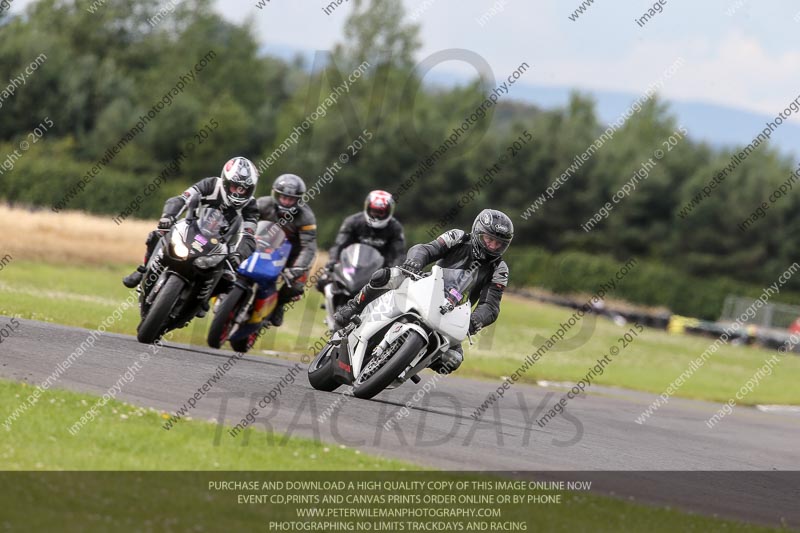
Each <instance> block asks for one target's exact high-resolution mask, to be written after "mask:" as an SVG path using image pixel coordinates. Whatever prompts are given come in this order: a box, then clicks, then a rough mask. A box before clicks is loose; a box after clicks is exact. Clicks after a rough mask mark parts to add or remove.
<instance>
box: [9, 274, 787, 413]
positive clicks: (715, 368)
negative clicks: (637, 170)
mask: <svg viewBox="0 0 800 533" xmlns="http://www.w3.org/2000/svg"><path fill="white" fill-rule="evenodd" d="M131 269H132V266H131V267H123V266H109V267H93V266H80V267H72V266H53V265H48V264H44V263H32V262H27V261H22V260H19V261H14V262H13V263H11V264H9V265H7V266H6V267H5V269H4V270H3V272H2V276H0V294H2V296H3V298H2V304H0V314H4V315H20V316H22V317H23V318H30V319H35V320H42V321H46V322H54V323H59V324H66V325H69V326H77V327H83V328H88V329H94V328H96V327H97V326H98V324H99V323H100V322H101V321H102V320H103V319H105V318H106V317H107V316H109V314H110V313H112V312H113V311H114V310H115V309H116V307H117V306H118V305H119V303H120V302H122V301H123V300H124V299H125V298H126V297H127V295H128V294H129V291H128V289H126V288H125V287H123V286H122V284H121V282H120V279H121V278H122V276H123V275H124V274H126V273H128V272H130V270H131ZM320 303H321V298H320V295H319V294H318V293H317V291H316V290H314V289H312V290H310V291H308V293H307V297H306V298H304V300H302V301H301V302H298V304H297V306H296V307H295V308H294V309H293V310H291V311H289V312H287V314H286V319H285V322H284V325H283V326H282V327H280V328H277V329H273V330H272V331H269V332H268V333H267V334H265V335H264V336H263V337H262V339H261V341H260V342H259V344H258V345H257V346H256V349H255V350H254V353H258V352H259V351H260V350H277V351H280V352H284V353H287V354H292V353H303V352H305V353H309V352H311V351H313V350H312V348H311V347H313V345H314V344H315V343H316V342H317V341H319V340H321V339H324V338H325V337H324V334H325V327H324V325H323V322H322V320H323V316H324V310H322V309H321V308H320ZM571 314H572V310H570V309H565V308H562V307H558V306H554V305H549V304H543V303H539V302H533V301H530V300H526V299H523V298H520V297H516V296H513V295H508V296H507V297H506V298H504V301H503V306H502V311H501V315H500V319H499V321H498V322H497V324H496V325H494V326H492V327H491V328H487V331H485V332H483V333H482V334H481V336H480V338H479V340H478V341H477V343H476V345H474V346H465V352H466V355H465V362H464V364H463V365H462V367H461V368H460V369H459V375H460V376H465V377H478V378H484V379H491V380H498V382H499V380H500V379H501V377H502V376H508V375H510V374H511V373H512V372H514V371H515V370H516V369H517V368H519V366H520V364H521V363H522V361H523V360H524V358H525V357H526V356H528V355H529V354H531V353H532V352H533V351H535V350H536V349H537V348H538V345H535V343H534V339H536V338H537V336H541V337H545V338H546V337H550V336H552V335H553V334H554V333H555V332H556V331H557V330H558V328H559V324H560V323H562V322H566V321H567V320H568V318H569V317H570V315H571ZM137 324H138V312H137V310H136V309H129V310H128V311H126V312H125V314H124V316H123V317H122V319H121V320H118V321H115V323H114V324H113V326H112V327H111V328H110V331H113V332H117V333H124V334H129V335H133V334H135V331H136V325H137ZM208 324H209V318H208V317H207V318H205V319H203V320H195V321H193V322H192V324H190V326H189V327H187V328H186V329H183V330H179V331H177V332H175V334H174V335H173V337H172V340H173V341H174V342H182V343H188V344H193V345H196V346H203V347H205V346H206V344H205V338H206V333H207V331H208ZM629 327H630V325H628V326H624V327H621V326H618V325H616V324H614V323H613V322H612V321H610V320H607V319H605V318H596V317H593V316H587V317H586V318H584V319H583V320H582V321H581V322H579V323H578V324H576V325H575V326H574V327H573V328H572V330H571V331H570V332H569V333H568V337H565V340H564V341H563V343H559V344H560V345H559V344H557V345H556V346H554V347H553V348H552V349H551V350H550V351H549V352H548V353H547V354H546V355H544V356H543V357H542V358H541V359H540V360H539V361H538V362H536V364H535V365H533V366H532V367H531V368H530V369H529V370H528V371H527V373H525V374H524V375H523V377H522V381H523V382H527V383H536V381H537V380H543V379H546V380H554V381H566V382H575V381H577V380H578V379H580V378H582V377H584V376H585V375H586V374H587V373H588V372H589V370H590V369H591V368H592V367H593V366H594V365H595V364H596V362H597V359H598V358H600V357H602V355H603V354H605V353H608V350H609V349H610V347H611V346H617V347H620V343H619V341H618V339H619V338H620V336H621V335H623V334H624V333H625V331H627V330H628V329H629ZM581 329H585V331H584V332H582V333H580V334H579V335H581V338H584V337H585V338H586V339H587V340H586V341H585V343H582V344H580V345H579V346H577V347H575V348H573V349H567V346H568V345H569V344H571V343H572V341H569V340H568V339H569V337H570V336H574V335H577V334H578V333H577V332H578V331H580V330H581ZM709 344H711V340H710V339H708V338H703V337H695V336H687V335H671V334H668V333H666V332H664V331H658V330H653V329H645V330H644V332H643V333H642V334H640V335H639V336H638V337H636V338H635V340H634V341H633V342H632V343H631V344H630V345H629V346H628V347H627V348H625V349H624V350H622V351H621V353H620V355H619V356H617V357H615V358H614V359H613V363H611V364H610V365H609V366H607V367H606V369H605V371H604V373H603V374H602V375H601V376H598V377H596V378H595V379H594V383H597V384H602V385H611V386H619V387H625V388H629V389H636V390H641V391H647V392H652V393H656V394H660V393H661V392H663V391H664V390H665V389H666V387H667V386H668V385H669V384H670V383H671V382H672V381H673V380H674V379H675V378H676V377H678V376H679V375H680V374H681V373H682V372H684V371H685V370H688V369H689V368H690V367H689V364H690V362H691V361H692V360H694V359H696V358H697V357H698V356H699V355H700V354H701V353H702V352H703V351H704V350H705V349H706V347H707V346H708V345H709ZM775 354H776V352H773V351H768V350H764V349H761V348H755V347H744V346H728V345H726V346H723V347H721V348H720V349H719V350H718V351H717V352H716V353H715V354H714V355H713V356H711V358H710V359H708V360H707V362H706V363H705V365H703V366H702V367H701V368H700V369H698V370H697V371H696V372H695V373H694V374H693V376H692V377H691V378H690V379H688V380H686V382H685V384H684V385H683V386H682V387H681V388H680V389H679V390H678V392H677V394H676V395H677V396H682V397H687V398H696V399H705V400H712V401H721V402H725V401H727V400H728V399H730V398H732V397H734V395H735V394H736V392H737V391H738V390H739V388H740V387H742V386H743V385H744V384H745V382H747V380H748V379H750V378H751V377H752V376H753V374H755V372H756V371H757V370H758V369H759V368H760V367H762V366H763V365H764V362H765V360H766V359H768V358H770V357H772V356H773V355H775ZM287 357H289V358H298V359H299V356H293V355H288V356H287ZM798 377H800V357H797V356H794V355H790V356H785V357H782V358H781V361H780V363H779V365H778V366H777V367H776V368H775V371H774V372H773V373H772V375H770V376H768V377H766V378H764V379H763V380H762V381H761V383H760V384H759V386H758V387H757V388H756V389H755V390H754V391H753V392H752V393H750V394H748V395H746V396H744V399H743V400H742V401H741V402H740V403H743V404H751V405H752V404H764V403H769V404H800V390H798V389H797V387H796V386H795V383H796V380H797V378H798Z"/></svg>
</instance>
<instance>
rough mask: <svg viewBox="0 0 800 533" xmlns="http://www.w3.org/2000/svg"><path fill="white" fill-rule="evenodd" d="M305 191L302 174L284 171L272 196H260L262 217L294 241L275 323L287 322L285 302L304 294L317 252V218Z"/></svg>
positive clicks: (279, 294)
mask: <svg viewBox="0 0 800 533" xmlns="http://www.w3.org/2000/svg"><path fill="white" fill-rule="evenodd" d="M305 193H306V184H305V182H303V179H302V178H301V177H300V176H296V175H295V174H282V175H280V176H278V177H277V178H276V179H275V183H273V185H272V196H262V197H261V198H259V199H258V211H259V216H260V219H261V220H268V221H270V222H274V223H276V224H278V225H279V226H280V227H281V229H283V232H284V233H285V234H286V238H287V239H288V240H289V242H290V243H291V244H292V251H291V252H290V253H289V257H288V258H287V261H286V267H285V268H284V270H283V275H284V278H285V279H286V284H284V286H283V287H281V290H280V292H279V293H278V304H277V307H276V308H275V311H274V312H273V313H272V316H271V317H270V323H272V325H273V326H280V325H281V324H283V312H284V306H285V305H286V304H287V303H288V302H290V301H292V300H297V299H299V298H300V297H301V296H302V295H303V292H304V290H305V284H306V281H307V280H308V272H309V270H311V267H312V266H313V264H314V259H315V258H316V255H317V219H316V217H314V212H313V211H312V210H311V208H310V207H309V206H308V204H306V203H305V202H304V201H302V197H303V195H304V194H305Z"/></svg>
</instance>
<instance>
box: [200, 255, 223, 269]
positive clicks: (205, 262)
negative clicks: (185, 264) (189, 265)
mask: <svg viewBox="0 0 800 533" xmlns="http://www.w3.org/2000/svg"><path fill="white" fill-rule="evenodd" d="M223 259H225V256H224V255H223V254H219V255H206V256H203V257H198V258H197V259H195V260H194V264H195V266H196V267H197V268H202V269H204V270H205V269H208V268H214V267H215V266H217V265H219V264H220V263H221V262H222V260H223Z"/></svg>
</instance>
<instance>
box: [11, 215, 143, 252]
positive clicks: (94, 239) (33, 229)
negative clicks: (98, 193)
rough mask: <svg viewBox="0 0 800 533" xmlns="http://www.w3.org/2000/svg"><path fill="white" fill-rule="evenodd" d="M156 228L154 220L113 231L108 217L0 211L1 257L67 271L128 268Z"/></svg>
mask: <svg viewBox="0 0 800 533" xmlns="http://www.w3.org/2000/svg"><path fill="white" fill-rule="evenodd" d="M155 226H156V221H155V220H153V221H144V220H135V219H134V220H130V219H129V220H126V221H124V222H122V224H120V225H119V226H118V225H116V224H115V223H114V221H113V220H111V217H110V216H108V217H101V216H94V215H87V214H85V213H80V212H61V213H53V212H52V211H49V210H37V211H34V210H31V209H25V208H18V207H14V208H11V207H8V206H5V205H0V227H2V228H4V230H3V237H2V240H0V255H5V254H10V255H11V256H12V257H13V258H14V259H15V260H17V259H21V260H29V261H47V262H48V263H67V264H72V265H76V264H77V265H81V264H83V265H109V264H132V263H137V262H139V261H141V260H142V255H143V254H144V248H145V247H144V240H145V238H146V237H147V234H148V233H149V232H150V231H151V230H152V229H153V228H155Z"/></svg>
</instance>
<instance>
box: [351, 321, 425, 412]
mask: <svg viewBox="0 0 800 533" xmlns="http://www.w3.org/2000/svg"><path fill="white" fill-rule="evenodd" d="M396 342H399V343H400V346H399V347H396V348H395V353H393V354H391V355H390V356H389V358H388V359H387V360H386V362H384V363H383V364H382V365H381V366H380V367H379V368H378V369H377V370H374V371H371V372H370V374H369V375H367V376H365V375H364V373H365V372H368V371H369V366H370V365H369V363H367V365H366V367H365V368H364V370H362V371H361V374H360V375H359V376H358V378H356V381H355V384H354V385H353V396H355V397H357V398H363V399H369V398H372V397H373V396H375V395H376V394H378V393H379V392H381V391H382V390H383V389H385V388H386V387H388V386H389V385H391V384H392V382H394V380H395V379H397V376H399V375H400V373H401V372H403V370H405V369H406V367H408V365H409V364H410V363H411V361H412V360H413V359H414V358H415V357H416V356H417V354H418V353H419V351H420V350H421V349H422V347H423V346H425V344H426V343H427V340H426V339H425V338H424V337H422V335H420V334H419V333H418V332H416V331H411V332H410V333H409V334H408V338H407V339H405V341H403V340H398V341H396ZM392 348H393V347H392V346H390V347H389V348H387V349H392Z"/></svg>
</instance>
